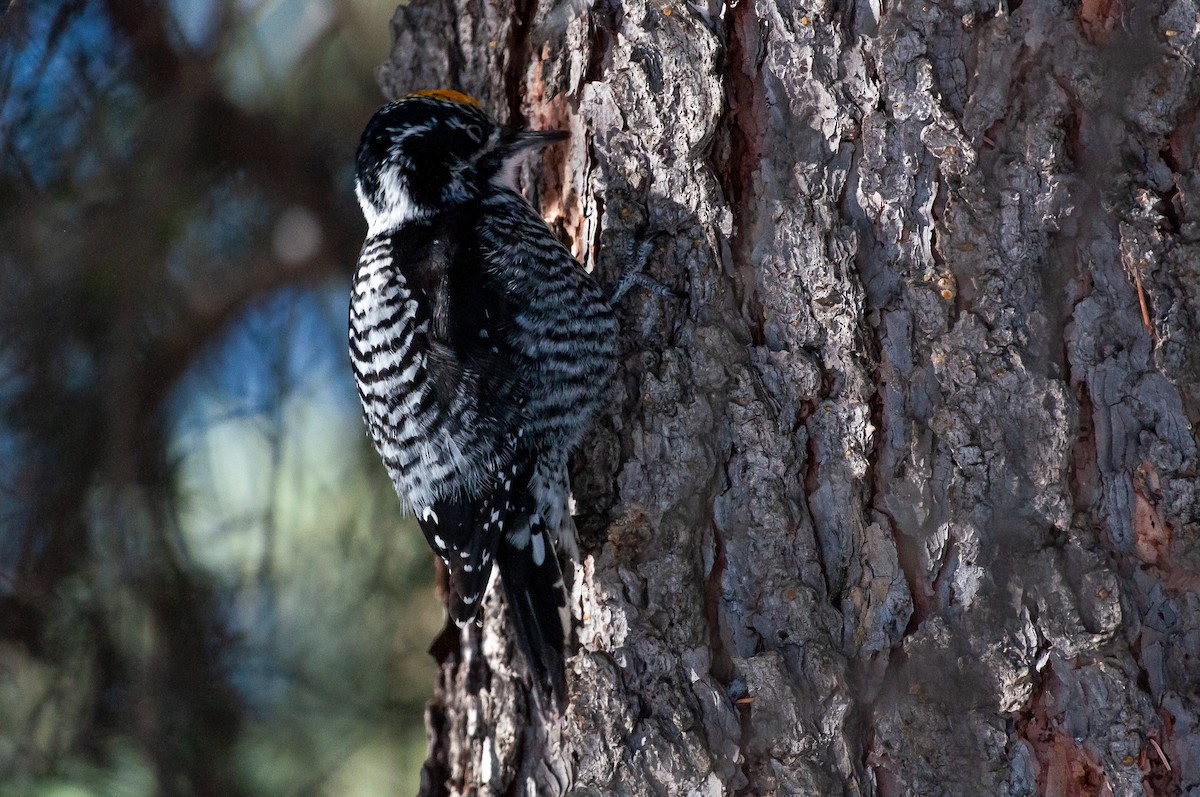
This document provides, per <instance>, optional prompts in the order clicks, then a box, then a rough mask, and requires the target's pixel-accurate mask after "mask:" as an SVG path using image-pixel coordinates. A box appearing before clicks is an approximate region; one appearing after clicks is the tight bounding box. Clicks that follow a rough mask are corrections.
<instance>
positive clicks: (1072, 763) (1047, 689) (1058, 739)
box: [1018, 670, 1113, 797]
mask: <svg viewBox="0 0 1200 797" xmlns="http://www.w3.org/2000/svg"><path fill="white" fill-rule="evenodd" d="M1060 686H1061V684H1060V682H1059V680H1058V679H1057V678H1055V677H1054V674H1053V672H1051V671H1049V670H1047V674H1046V681H1045V682H1044V683H1043V685H1042V688H1041V689H1039V690H1038V691H1037V692H1036V693H1035V694H1034V696H1033V701H1032V702H1031V703H1030V706H1029V714H1028V716H1027V718H1026V719H1024V720H1023V721H1022V722H1020V723H1018V728H1019V729H1020V732H1021V736H1022V737H1023V738H1024V739H1025V740H1026V741H1028V742H1029V744H1030V745H1032V747H1033V753H1034V756H1035V757H1036V758H1037V762H1038V775H1037V783H1038V794H1040V795H1043V797H1112V793H1113V791H1112V786H1111V785H1110V784H1109V782H1108V776H1107V775H1105V774H1104V769H1103V767H1101V766H1100V763H1099V761H1097V759H1096V755H1095V754H1094V753H1093V752H1092V751H1091V750H1089V749H1087V748H1086V747H1084V746H1082V745H1080V744H1077V743H1076V742H1075V739H1074V737H1073V736H1072V735H1071V734H1070V733H1068V732H1067V730H1066V729H1064V728H1063V727H1062V720H1061V713H1060V712H1059V711H1058V710H1057V709H1056V708H1055V706H1059V705H1064V704H1065V701H1066V699H1067V698H1066V695H1065V694H1064V690H1061V689H1060V688H1059V687H1060Z"/></svg>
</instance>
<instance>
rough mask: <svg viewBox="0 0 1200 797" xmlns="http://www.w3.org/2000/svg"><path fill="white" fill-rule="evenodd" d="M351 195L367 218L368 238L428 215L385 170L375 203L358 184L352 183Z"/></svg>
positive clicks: (390, 172)
mask: <svg viewBox="0 0 1200 797" xmlns="http://www.w3.org/2000/svg"><path fill="white" fill-rule="evenodd" d="M354 193H355V194H357V195H358V205H359V207H361V208H362V212H363V216H364V217H366V219H367V235H368V236H369V237H374V236H376V235H379V234H381V233H385V232H390V231H392V230H395V229H398V228H400V227H403V226H404V225H405V224H408V223H409V222H411V221H416V220H417V219H420V218H422V217H424V216H427V215H428V211H427V210H425V209H424V208H422V207H421V206H420V205H418V204H417V203H416V202H414V201H413V199H412V197H411V196H410V195H409V193H408V189H407V188H406V187H405V186H404V182H403V181H402V180H401V179H400V178H399V176H398V175H397V174H396V172H395V170H394V169H388V170H387V171H385V172H383V173H382V174H381V175H380V176H379V202H378V204H377V203H374V202H371V201H370V200H369V199H367V197H365V196H364V195H363V190H362V185H361V184H359V183H358V181H355V185H354Z"/></svg>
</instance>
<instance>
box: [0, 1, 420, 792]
mask: <svg viewBox="0 0 1200 797" xmlns="http://www.w3.org/2000/svg"><path fill="white" fill-rule="evenodd" d="M394 6H395V0H160V1H159V2H153V1H152V0H14V2H12V3H11V4H10V5H9V6H8V9H7V12H6V13H5V15H4V18H3V21H2V22H0V795H3V796H4V797H7V796H8V795H39V796H40V795H61V796H62V797H67V796H68V795H69V796H70V797H85V796H86V795H114V796H115V795H120V796H122V797H124V796H125V795H128V796H129V797H135V796H140V795H309V794H311V795H380V794H393V793H413V792H414V791H415V789H416V775H417V770H418V767H419V765H420V761H421V760H422V758H423V756H424V729H423V727H422V722H421V709H422V705H423V702H424V700H425V699H426V697H427V693H428V692H429V690H430V689H431V685H432V683H431V682H432V673H433V667H432V662H431V661H430V659H429V658H428V656H427V655H426V654H425V648H426V647H427V646H428V644H429V642H430V641H431V640H432V638H433V637H434V635H435V634H436V633H437V630H438V629H439V628H440V626H441V622H442V611H441V608H440V607H439V606H438V604H437V602H436V599H435V597H434V594H433V589H432V587H431V581H432V577H433V566H432V563H431V557H430V555H429V554H428V552H427V550H426V548H425V546H424V543H423V542H422V541H421V539H420V535H419V534H417V533H416V532H415V529H414V528H410V527H409V521H408V520H407V519H405V518H403V517H402V515H401V513H400V510H399V506H398V501H397V499H396V497H395V495H394V493H393V492H392V489H391V486H390V484H389V483H388V481H387V479H386V477H385V476H384V474H383V472H382V470H381V468H380V466H379V463H378V461H377V458H376V457H375V456H374V453H373V452H372V451H371V450H370V448H369V443H368V442H367V439H366V436H365V434H364V431H363V427H362V422H361V418H360V409H359V406H358V400H357V397H356V395H355V394H354V390H353V387H352V381H351V374H350V369H349V362H348V359H347V356H346V346H345V338H346V333H345V329H346V305H347V297H348V291H349V279H350V276H351V273H352V271H353V267H354V262H355V259H356V256H357V250H358V247H359V245H360V243H361V241H362V236H363V233H364V231H365V225H364V224H363V222H362V220H361V218H360V216H359V213H358V209H357V206H356V204H355V202H354V197H353V192H352V156H353V152H354V148H355V145H356V144H357V139H358V134H359V131H360V130H361V129H362V126H363V125H364V124H365V122H366V120H367V118H368V117H369V116H370V114H371V113H372V112H373V111H374V109H375V108H376V107H377V106H378V105H379V104H380V102H381V101H382V100H383V99H384V98H383V97H381V96H380V94H379V91H378V88H377V87H376V84H375V81H374V79H373V72H374V66H375V65H376V64H377V63H379V62H381V61H383V60H384V59H385V58H386V55H387V51H388V47H389V37H388V30H389V28H388V20H389V18H390V16H391V13H392V11H393V10H394Z"/></svg>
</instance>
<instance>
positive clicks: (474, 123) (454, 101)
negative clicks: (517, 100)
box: [354, 90, 566, 235]
mask: <svg viewBox="0 0 1200 797" xmlns="http://www.w3.org/2000/svg"><path fill="white" fill-rule="evenodd" d="M564 138H566V134H565V133H563V132H560V131H557V130H510V129H508V128H506V127H502V126H500V125H498V124H496V122H495V121H493V120H492V118H491V117H489V116H488V115H487V114H486V113H485V112H484V111H483V109H482V108H480V107H479V103H478V102H477V101H476V100H474V99H473V98H471V97H468V96H467V95H465V94H460V93H459V92H457V91H447V90H435V91H419V92H417V93H416V94H410V95H409V96H407V97H404V98H403V99H399V100H396V101H395V102H392V103H389V104H387V105H385V106H383V107H382V108H380V109H379V111H378V112H376V114H375V115H374V116H373V117H372V118H371V121H370V122H369V123H368V124H367V129H366V130H364V131H363V135H362V141H360V142H359V145H358V156H357V158H356V159H355V180H354V187H355V191H356V192H357V194H358V202H359V204H360V205H362V210H363V215H364V216H366V218H367V224H368V226H369V227H370V233H371V234H372V235H375V234H378V233H381V232H387V231H388V230H394V229H397V228H399V227H401V226H403V225H404V224H407V223H408V222H411V221H414V220H416V219H422V218H431V217H433V216H435V215H437V214H438V213H441V212H444V211H447V210H452V209H454V208H455V207H457V206H459V205H461V204H463V203H464V202H469V201H471V200H472V199H475V198H477V197H478V196H480V195H481V194H483V193H485V192H486V191H488V190H489V189H490V188H492V187H494V186H496V185H504V186H507V187H510V188H512V187H515V186H514V184H513V183H514V180H515V174H516V169H515V167H516V165H517V163H518V162H519V159H520V157H521V156H522V155H524V154H526V153H528V152H531V151H533V150H536V149H540V148H541V147H544V146H546V145H547V144H551V143H553V142H555V141H561V140H562V139H564Z"/></svg>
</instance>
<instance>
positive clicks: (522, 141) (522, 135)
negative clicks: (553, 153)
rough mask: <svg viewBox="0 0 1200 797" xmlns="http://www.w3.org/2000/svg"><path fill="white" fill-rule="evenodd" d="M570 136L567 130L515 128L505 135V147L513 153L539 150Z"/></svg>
mask: <svg viewBox="0 0 1200 797" xmlns="http://www.w3.org/2000/svg"><path fill="white" fill-rule="evenodd" d="M568 136H569V134H568V133H567V131H565V130H513V131H510V132H507V133H505V135H504V139H503V141H504V148H505V149H506V150H508V151H509V152H510V153H511V154H513V155H516V154H517V153H520V152H530V151H537V150H539V149H541V148H542V147H548V146H550V145H551V144H554V143H555V142H558V141H562V140H564V139H566V138H567V137H568Z"/></svg>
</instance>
